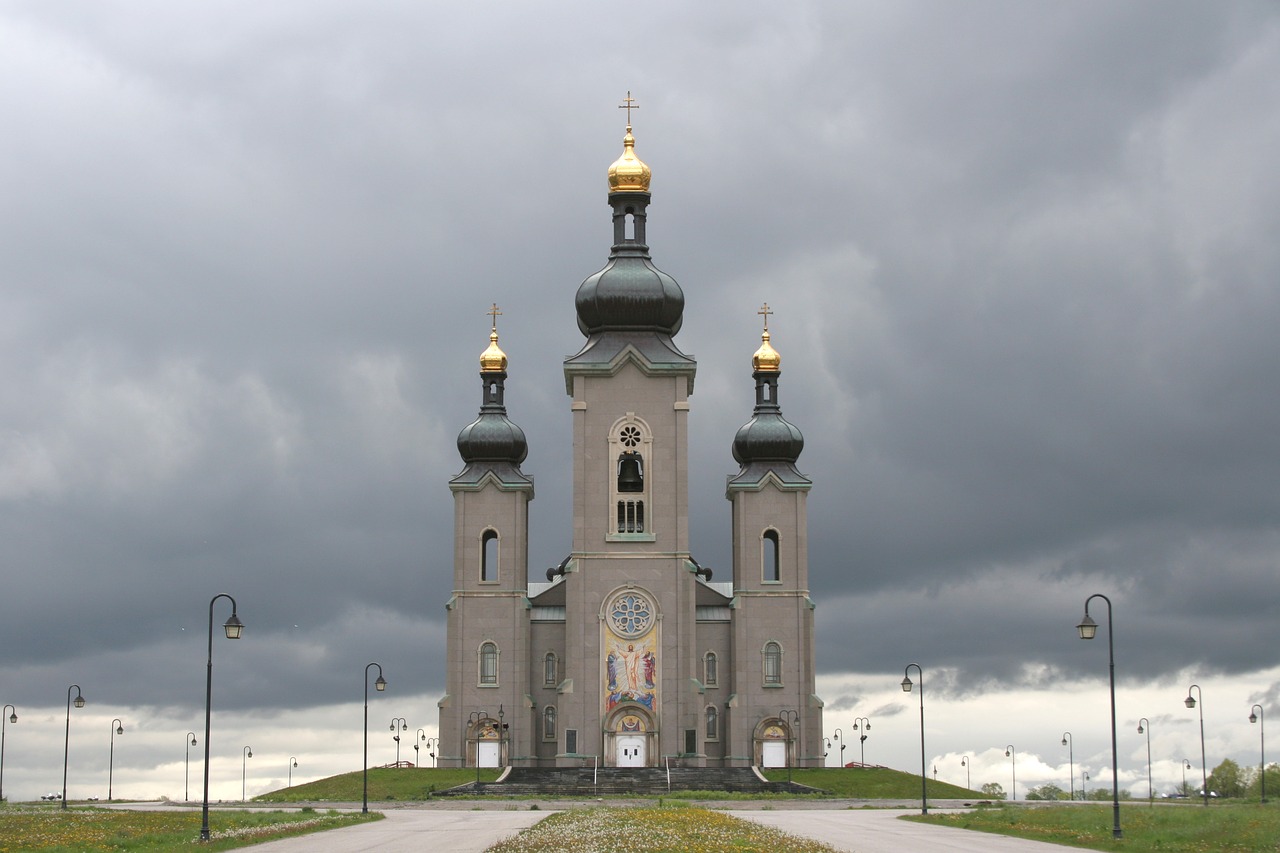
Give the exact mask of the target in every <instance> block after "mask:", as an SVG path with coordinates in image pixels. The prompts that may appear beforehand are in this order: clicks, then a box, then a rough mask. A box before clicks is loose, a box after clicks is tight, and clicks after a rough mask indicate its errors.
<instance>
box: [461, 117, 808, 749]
mask: <svg viewBox="0 0 1280 853" xmlns="http://www.w3.org/2000/svg"><path fill="white" fill-rule="evenodd" d="M631 103H632V102H631V98H630V95H629V94H628V98H627V102H626V105H625V107H626V108H627V113H628V121H627V129H626V135H625V136H624V137H623V142H622V144H623V150H622V155H621V156H620V157H619V158H618V159H617V160H616V161H615V162H614V163H613V164H612V165H611V166H610V167H609V171H608V201H609V207H610V208H611V209H612V220H613V245H612V248H611V249H610V251H609V258H608V261H607V262H606V263H605V265H604V268H603V269H601V270H600V271H599V272H596V273H594V274H592V275H590V276H588V277H587V278H586V279H585V280H584V281H583V282H582V284H581V285H580V286H579V287H578V291H577V295H576V297H575V300H574V303H575V308H576V311H577V321H578V328H579V330H580V331H581V332H582V335H583V336H584V337H585V342H583V343H582V344H581V347H580V349H579V350H578V352H577V353H576V354H575V355H572V356H569V357H568V358H566V359H565V361H564V379H565V392H566V394H567V395H568V397H569V398H570V404H569V408H570V410H571V412H572V424H573V466H572V476H573V481H572V485H573V489H572V494H573V537H572V551H571V552H570V553H569V554H568V556H566V557H564V559H563V561H561V562H560V563H559V564H558V565H556V566H555V567H554V568H551V569H549V570H547V571H546V574H545V577H543V576H541V575H540V574H539V575H535V577H533V578H531V577H530V576H529V553H528V535H529V502H530V501H531V500H533V497H534V488H533V478H532V477H531V476H530V475H528V474H526V473H525V472H524V470H523V469H522V467H521V466H522V465H523V464H524V462H525V460H526V458H527V456H528V450H529V448H528V443H527V441H526V439H525V435H524V432H523V431H522V430H521V429H520V427H519V426H517V425H516V424H515V423H514V422H513V421H512V420H511V419H510V417H509V416H508V413H507V409H506V403H505V401H504V392H505V383H506V380H507V355H506V354H505V353H504V352H503V351H502V349H501V348H500V347H499V345H498V327H497V317H498V315H499V311H498V308H497V306H496V305H495V306H494V307H493V309H492V311H491V312H490V313H491V314H492V315H493V324H492V328H491V330H490V334H489V346H488V348H487V349H485V350H484V351H483V353H482V354H481V356H480V412H479V416H478V417H477V418H476V420H475V421H474V422H472V423H471V424H469V425H468V426H466V427H465V428H463V430H462V431H461V433H460V434H459V435H458V451H459V453H460V454H461V456H462V461H463V462H464V463H465V467H464V468H463V469H462V472H461V473H460V474H458V475H457V476H456V477H454V478H453V479H452V480H450V481H449V488H450V490H451V491H452V492H453V499H454V562H453V591H452V595H451V597H450V599H449V601H448V603H447V605H446V608H447V615H448V640H447V650H446V654H447V658H448V660H447V682H446V683H447V687H446V690H447V692H446V694H445V696H444V697H443V698H442V699H441V700H440V702H439V709H440V731H439V735H440V745H439V747H438V750H439V753H438V763H439V765H440V766H453V767H464V766H465V767H473V766H481V767H498V766H504V767H505V766H514V767H547V768H550V767H580V766H582V765H583V764H586V765H588V766H591V765H593V764H595V765H597V766H600V767H661V766H664V765H665V764H667V763H673V764H676V763H678V764H679V765H681V766H687V767H707V768H716V767H725V768H728V767H748V766H753V765H754V766H763V767H784V766H792V767H802V766H821V765H822V743H823V737H822V700H821V699H819V698H818V696H817V695H816V694H815V692H814V677H815V672H814V662H815V651H814V622H813V618H814V604H813V602H812V600H811V599H810V598H809V579H808V576H809V571H808V541H807V539H808V534H807V520H806V500H807V497H808V494H809V489H810V487H811V485H812V483H811V481H810V480H809V479H807V478H806V477H805V476H804V475H803V474H802V473H800V471H799V470H798V469H797V467H796V460H797V458H798V457H799V455H800V452H801V450H802V449H803V446H804V438H803V436H802V435H801V434H800V431H799V430H798V429H797V428H796V427H795V426H793V425H792V424H791V423H789V422H788V421H787V420H786V419H785V418H784V417H783V415H782V409H781V408H780V404H779V399H778V390H779V382H778V379H779V376H780V374H781V370H780V367H781V357H780V356H779V354H778V352H777V351H776V350H775V349H774V348H773V346H772V345H771V343H770V334H769V316H770V311H769V308H768V306H767V305H766V306H764V307H763V308H762V309H761V311H760V313H761V315H762V316H763V318H764V324H763V325H764V330H763V333H762V336H761V337H762V342H761V344H760V346H759V349H757V350H756V351H755V354H754V356H753V357H752V359H751V364H752V377H753V379H754V384H755V401H754V408H753V409H752V410H751V411H750V412H748V406H749V403H748V402H747V399H748V396H747V388H748V387H749V386H747V384H746V377H745V369H744V371H743V372H744V377H743V395H742V396H743V414H744V417H745V416H747V415H748V414H749V415H750V417H749V420H748V421H747V422H746V424H745V425H744V426H743V427H742V428H741V429H739V430H738V432H737V435H736V436H734V438H733V442H732V454H733V459H734V460H735V461H736V462H737V465H738V468H737V471H736V472H734V473H731V474H729V476H728V477H727V484H726V488H725V496H726V498H727V499H728V501H729V504H730V512H731V513H732V536H733V552H732V553H733V558H732V576H731V577H729V578H715V579H713V578H712V572H711V571H710V570H709V569H706V568H704V567H702V566H701V565H699V563H698V562H697V560H696V559H695V558H694V556H693V555H692V554H691V553H690V551H689V491H688V476H689V458H690V452H691V451H690V447H689V435H688V433H689V426H688V422H689V417H690V411H691V405H690V399H691V397H692V394H693V385H694V375H695V374H696V372H697V363H696V361H695V360H694V359H693V358H692V357H691V356H689V355H687V354H685V353H684V352H683V351H682V350H681V348H680V346H679V345H678V344H677V343H676V340H675V338H676V335H677V333H678V332H679V331H680V326H681V323H682V318H683V313H684V293H683V292H682V290H681V288H680V285H679V284H677V283H676V280H675V279H674V278H672V277H671V276H670V275H668V274H666V273H665V272H663V271H661V270H659V269H658V268H657V266H655V264H654V262H653V260H652V258H651V257H650V252H649V245H648V240H647V238H646V225H647V220H648V208H649V202H650V199H651V195H650V192H649V186H650V177H651V172H650V168H649V166H647V165H646V164H645V163H644V162H643V161H641V160H640V159H639V157H638V156H637V154H636V151H635V138H634V137H633V135H632V128H631V124H630V110H631ZM751 345H753V344H748V346H747V347H744V349H747V348H749V346H751ZM570 348H571V347H566V349H570ZM743 363H744V368H745V363H746V358H745V352H744V357H743ZM696 452H700V453H706V452H708V451H707V449H705V448H699V449H697V450H696ZM727 461H728V460H726V462H727Z"/></svg>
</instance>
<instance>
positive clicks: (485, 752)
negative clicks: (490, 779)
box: [476, 740, 502, 767]
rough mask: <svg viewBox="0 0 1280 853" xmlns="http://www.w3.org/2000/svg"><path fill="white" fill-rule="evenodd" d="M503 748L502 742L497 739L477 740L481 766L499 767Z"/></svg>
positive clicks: (477, 754)
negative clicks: (499, 755)
mask: <svg viewBox="0 0 1280 853" xmlns="http://www.w3.org/2000/svg"><path fill="white" fill-rule="evenodd" d="M501 749H502V744H500V743H498V742H497V741H496V740H482V741H477V742H476V750H477V752H476V757H477V763H479V765H480V766H481V767H497V766H498V753H499V752H500V751H501Z"/></svg>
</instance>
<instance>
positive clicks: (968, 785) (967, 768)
mask: <svg viewBox="0 0 1280 853" xmlns="http://www.w3.org/2000/svg"><path fill="white" fill-rule="evenodd" d="M960 766H961V767H963V768H964V786H965V788H967V789H968V790H970V791H972V790H973V780H972V779H971V778H970V773H969V771H970V770H971V769H972V768H970V766H969V756H967V755H966V756H964V757H963V758H961V759H960Z"/></svg>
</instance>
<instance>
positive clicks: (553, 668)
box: [542, 652, 560, 687]
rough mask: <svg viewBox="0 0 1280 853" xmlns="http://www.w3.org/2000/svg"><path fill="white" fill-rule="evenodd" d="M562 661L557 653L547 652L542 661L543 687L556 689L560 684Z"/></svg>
mask: <svg viewBox="0 0 1280 853" xmlns="http://www.w3.org/2000/svg"><path fill="white" fill-rule="evenodd" d="M559 676H560V660H559V658H557V657H556V653H555V652H547V655H546V657H544V658H543V659H542V685H543V686H544V687H555V686H556V685H557V684H559V683H560V677H559Z"/></svg>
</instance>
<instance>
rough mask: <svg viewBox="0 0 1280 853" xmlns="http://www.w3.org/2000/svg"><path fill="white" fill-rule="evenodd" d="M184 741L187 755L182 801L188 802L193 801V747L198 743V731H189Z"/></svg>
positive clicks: (183, 772) (184, 767) (183, 775)
mask: <svg viewBox="0 0 1280 853" xmlns="http://www.w3.org/2000/svg"><path fill="white" fill-rule="evenodd" d="M188 738H190V740H188ZM182 742H183V744H185V750H186V756H187V757H186V760H185V762H184V763H183V767H182V801H183V802H184V803H187V802H190V801H191V747H193V746H195V745H196V733H195V732H187V736H186V737H185V738H183V739H182Z"/></svg>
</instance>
